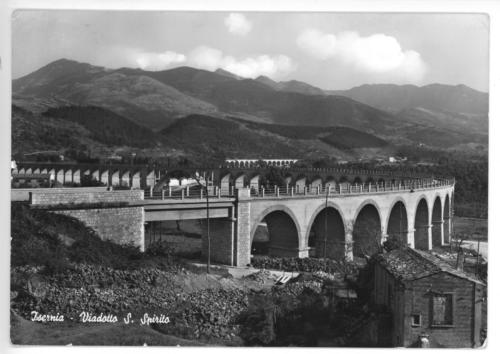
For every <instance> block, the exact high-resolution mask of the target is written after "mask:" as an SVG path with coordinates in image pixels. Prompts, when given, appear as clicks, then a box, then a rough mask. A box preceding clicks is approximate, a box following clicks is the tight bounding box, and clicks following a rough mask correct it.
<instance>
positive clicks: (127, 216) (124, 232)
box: [55, 207, 144, 251]
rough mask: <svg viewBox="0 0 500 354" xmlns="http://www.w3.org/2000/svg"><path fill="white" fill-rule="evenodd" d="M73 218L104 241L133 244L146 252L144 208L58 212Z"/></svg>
mask: <svg viewBox="0 0 500 354" xmlns="http://www.w3.org/2000/svg"><path fill="white" fill-rule="evenodd" d="M55 212H56V213H58V214H63V215H68V216H72V217H74V218H76V219H78V220H80V221H82V222H83V223H84V224H85V225H87V226H88V227H90V228H91V229H93V230H94V231H96V232H97V234H98V235H99V236H100V237H101V239H103V240H110V241H112V242H114V243H118V244H121V245H125V244H132V245H134V246H136V247H139V248H140V250H141V251H144V208H143V207H125V208H106V209H75V210H58V211H55Z"/></svg>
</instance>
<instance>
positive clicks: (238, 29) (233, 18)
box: [224, 13, 252, 36]
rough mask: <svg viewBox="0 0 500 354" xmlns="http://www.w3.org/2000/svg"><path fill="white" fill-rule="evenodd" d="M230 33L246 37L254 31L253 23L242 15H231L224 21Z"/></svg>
mask: <svg viewBox="0 0 500 354" xmlns="http://www.w3.org/2000/svg"><path fill="white" fill-rule="evenodd" d="M224 24H225V25H226V27H227V29H228V31H229V32H230V33H232V34H236V35H238V36H244V35H246V34H247V33H248V32H250V31H251V30H252V23H251V22H250V21H248V20H247V18H246V17H245V16H244V15H242V14H237V13H231V14H229V15H228V16H227V17H226V18H225V19H224Z"/></svg>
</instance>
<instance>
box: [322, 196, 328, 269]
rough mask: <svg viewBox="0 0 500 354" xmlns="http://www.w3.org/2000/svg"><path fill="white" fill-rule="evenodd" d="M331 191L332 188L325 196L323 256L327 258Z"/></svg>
mask: <svg viewBox="0 0 500 354" xmlns="http://www.w3.org/2000/svg"><path fill="white" fill-rule="evenodd" d="M329 192H330V188H329V187H328V189H327V190H326V193H325V194H326V198H325V237H323V258H325V259H326V235H327V234H328V193H329Z"/></svg>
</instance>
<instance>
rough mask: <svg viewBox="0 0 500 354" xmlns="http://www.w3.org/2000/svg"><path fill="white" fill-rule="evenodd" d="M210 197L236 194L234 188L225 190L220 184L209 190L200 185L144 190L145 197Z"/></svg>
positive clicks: (160, 198)
mask: <svg viewBox="0 0 500 354" xmlns="http://www.w3.org/2000/svg"><path fill="white" fill-rule="evenodd" d="M207 192H208V197H209V198H224V197H233V196H234V188H231V189H230V190H224V189H223V188H219V187H218V186H214V187H211V186H210V187H209V188H208V190H206V189H205V188H200V187H197V186H196V187H190V186H187V187H185V188H172V187H168V188H165V189H162V190H159V191H155V190H154V189H153V188H148V189H145V190H144V199H158V200H163V199H179V200H183V199H205V198H206V197H207Z"/></svg>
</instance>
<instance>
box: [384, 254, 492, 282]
mask: <svg viewBox="0 0 500 354" xmlns="http://www.w3.org/2000/svg"><path fill="white" fill-rule="evenodd" d="M375 260H376V261H377V262H378V263H379V264H380V265H381V266H383V267H384V268H385V269H387V271H388V272H389V273H391V274H392V275H394V276H395V277H396V278H397V279H399V280H401V281H412V280H416V279H420V278H424V277H427V276H429V275H434V274H438V273H440V272H445V273H448V274H451V275H454V276H456V277H459V278H462V279H465V280H469V281H472V282H475V283H478V284H482V285H484V283H483V282H481V281H480V280H479V279H476V278H474V277H473V276H471V275H469V274H467V273H465V272H463V271H460V270H458V269H455V268H453V267H452V266H451V265H449V264H448V263H446V262H444V261H443V260H441V259H439V258H438V257H436V256H434V255H432V254H430V253H428V252H425V251H421V250H416V249H413V248H404V249H397V250H393V251H391V252H387V253H383V254H379V255H377V256H376V257H375Z"/></svg>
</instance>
